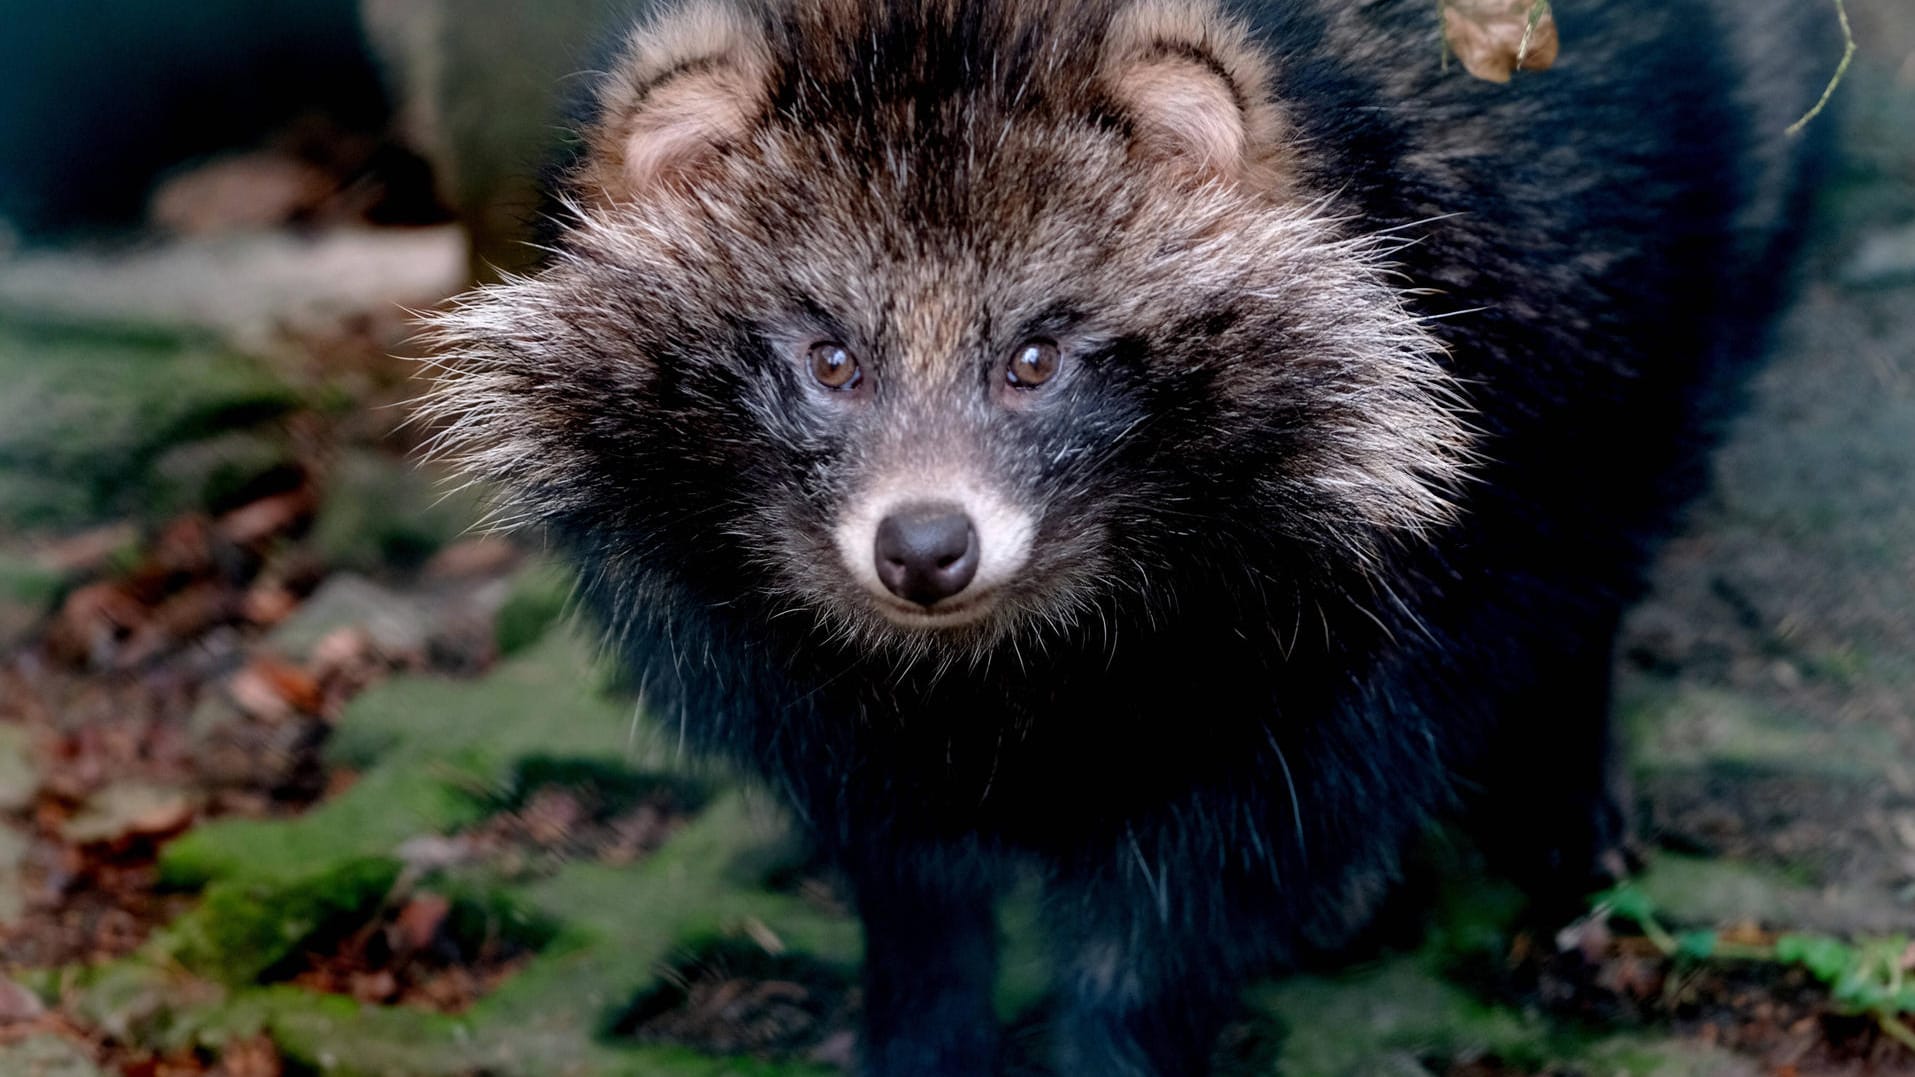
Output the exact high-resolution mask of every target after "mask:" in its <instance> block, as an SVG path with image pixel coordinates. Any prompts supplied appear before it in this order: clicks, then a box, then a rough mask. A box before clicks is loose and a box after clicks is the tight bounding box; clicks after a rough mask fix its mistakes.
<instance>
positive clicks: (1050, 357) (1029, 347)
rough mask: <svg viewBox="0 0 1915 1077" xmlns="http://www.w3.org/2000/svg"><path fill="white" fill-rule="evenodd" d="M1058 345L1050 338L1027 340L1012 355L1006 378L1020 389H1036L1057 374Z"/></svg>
mask: <svg viewBox="0 0 1915 1077" xmlns="http://www.w3.org/2000/svg"><path fill="white" fill-rule="evenodd" d="M1058 361H1059V360H1058V354H1057V345H1056V344H1054V343H1052V342H1051V341H1048V340H1031V341H1026V342H1025V343H1024V344H1023V345H1021V346H1019V348H1018V349H1017V354H1015V355H1013V356H1011V366H1010V369H1009V370H1007V371H1006V372H1005V380H1006V381H1009V382H1010V383H1011V384H1012V385H1013V386H1015V387H1017V388H1019V389H1035V388H1037V387H1038V386H1040V385H1042V384H1044V383H1045V382H1047V381H1049V380H1051V379H1052V378H1053V377H1055V376H1056V375H1057V366H1058Z"/></svg>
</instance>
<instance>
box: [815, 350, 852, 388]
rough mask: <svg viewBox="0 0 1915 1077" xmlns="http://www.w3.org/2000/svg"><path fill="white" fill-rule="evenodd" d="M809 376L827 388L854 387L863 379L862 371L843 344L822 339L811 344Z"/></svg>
mask: <svg viewBox="0 0 1915 1077" xmlns="http://www.w3.org/2000/svg"><path fill="white" fill-rule="evenodd" d="M811 376H812V377H814V378H817V379H818V384H819V385H822V386H824V387H825V388H827V389H838V390H840V391H844V390H850V389H855V388H857V386H858V383H859V382H861V381H863V380H864V371H863V370H861V369H859V367H858V361H857V360H856V359H854V358H852V356H851V353H850V352H849V351H847V350H845V346H844V345H842V344H839V343H838V342H837V341H833V340H824V341H819V342H818V343H816V344H813V345H812V346H811Z"/></svg>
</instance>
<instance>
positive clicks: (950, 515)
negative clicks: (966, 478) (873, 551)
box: [877, 505, 978, 606]
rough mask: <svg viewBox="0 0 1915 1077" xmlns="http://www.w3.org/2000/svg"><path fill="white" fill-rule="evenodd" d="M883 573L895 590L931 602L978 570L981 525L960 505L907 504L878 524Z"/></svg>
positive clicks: (923, 602)
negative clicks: (966, 513)
mask: <svg viewBox="0 0 1915 1077" xmlns="http://www.w3.org/2000/svg"><path fill="white" fill-rule="evenodd" d="M877 547H878V549H877V561H878V578H879V579H880V580H883V581H884V586H885V587H886V588H888V589H889V590H890V591H891V593H892V594H894V595H897V596H898V597H899V598H902V599H904V600H906V601H908V602H915V603H917V604H918V605H920V606H929V605H931V604H932V603H934V602H936V601H938V600H939V599H943V598H950V597H951V596H952V595H955V594H957V593H958V592H959V591H962V590H964V588H966V587H967V586H969V585H970V583H971V578H972V577H974V576H976V575H977V559H978V549H977V528H975V527H972V526H971V518H970V517H969V516H966V515H964V513H963V512H962V511H961V510H959V509H958V508H957V507H956V506H954V505H907V506H905V507H904V508H902V509H899V510H898V511H897V512H894V513H892V514H891V515H889V516H886V517H885V518H884V522H882V523H880V524H879V525H878V542H877Z"/></svg>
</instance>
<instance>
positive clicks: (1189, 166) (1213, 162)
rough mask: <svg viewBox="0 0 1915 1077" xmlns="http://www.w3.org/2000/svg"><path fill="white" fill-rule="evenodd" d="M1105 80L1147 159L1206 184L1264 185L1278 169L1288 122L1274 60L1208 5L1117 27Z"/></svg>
mask: <svg viewBox="0 0 1915 1077" xmlns="http://www.w3.org/2000/svg"><path fill="white" fill-rule="evenodd" d="M1100 75H1101V78H1102V80H1103V84H1104V89H1105V92H1106V93H1108V94H1109V95H1110V97H1111V99H1112V100H1113V101H1115V102H1116V104H1117V105H1118V107H1119V108H1120V109H1122V110H1123V113H1124V114H1125V116H1126V117H1127V118H1128V119H1129V120H1130V122H1131V125H1132V127H1133V128H1134V130H1135V131H1136V136H1137V149H1138V151H1139V153H1140V154H1141V155H1142V156H1144V157H1147V158H1149V159H1152V160H1153V161H1155V162H1158V163H1160V164H1162V165H1164V166H1167V167H1169V168H1171V169H1173V170H1176V171H1180V172H1187V173H1190V174H1192V175H1194V176H1197V177H1200V178H1206V179H1208V178H1217V179H1225V180H1240V181H1259V180H1263V181H1267V180H1269V179H1271V178H1272V173H1273V171H1276V170H1277V165H1278V164H1279V159H1280V158H1281V156H1282V138H1281V136H1282V131H1283V121H1282V117H1281V116H1280V115H1279V113H1278V110H1277V107H1276V105H1275V103H1274V102H1272V101H1271V99H1270V89H1269V69H1268V66H1267V61H1266V60H1265V58H1264V55H1263V53H1262V51H1261V50H1259V49H1258V48H1257V47H1256V45H1255V44H1254V43H1253V42H1252V41H1250V40H1249V36H1248V33H1247V32H1246V31H1245V30H1244V28H1243V27H1242V26H1241V25H1240V24H1238V23H1237V22H1235V21H1234V20H1232V19H1230V18H1229V17H1227V16H1225V15H1224V14H1222V13H1221V12H1219V11H1218V10H1216V9H1215V8H1214V7H1212V6H1210V5H1209V4H1206V3H1177V2H1174V0H1145V2H1143V3H1139V4H1137V5H1135V6H1133V7H1131V8H1130V9H1129V10H1127V11H1126V12H1124V13H1123V15H1122V16H1120V17H1119V19H1118V21H1117V24H1116V25H1115V26H1113V27H1112V29H1111V34H1110V37H1109V38H1108V39H1107V41H1106V43H1105V46H1104V55H1103V62H1102V67H1101V72H1100Z"/></svg>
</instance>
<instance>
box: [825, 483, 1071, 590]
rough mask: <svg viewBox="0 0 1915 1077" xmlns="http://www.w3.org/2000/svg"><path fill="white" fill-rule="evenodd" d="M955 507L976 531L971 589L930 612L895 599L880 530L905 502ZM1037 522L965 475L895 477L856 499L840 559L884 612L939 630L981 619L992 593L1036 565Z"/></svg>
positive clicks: (844, 525) (843, 527)
mask: <svg viewBox="0 0 1915 1077" xmlns="http://www.w3.org/2000/svg"><path fill="white" fill-rule="evenodd" d="M929 501H934V502H945V503H948V504H952V505H956V506H958V507H959V508H961V509H963V510H964V513H965V514H966V515H968V516H969V517H970V518H971V526H972V527H973V528H974V529H975V530H976V532H977V541H978V567H977V575H976V577H974V578H973V579H972V580H971V583H970V586H968V587H966V588H965V589H964V590H962V591H960V592H958V593H957V594H955V595H952V596H951V597H950V598H947V599H945V600H944V601H942V602H939V603H938V604H937V605H935V606H933V607H931V608H930V609H928V610H926V609H923V608H921V607H919V606H916V605H913V604H911V603H908V602H906V601H905V600H903V599H901V598H899V597H898V596H896V595H894V594H892V593H891V592H890V590H889V589H887V588H886V587H885V586H884V581H883V580H881V579H879V578H878V565H877V542H878V525H879V524H880V523H882V522H883V521H884V518H885V517H887V516H889V515H891V514H892V513H894V512H896V511H898V510H899V509H902V508H904V507H905V506H907V505H912V504H919V503H923V502H929ZM1036 533H1037V521H1036V520H1034V519H1033V518H1032V517H1031V515H1030V513H1028V512H1025V511H1024V510H1022V509H1020V508H1018V507H1017V506H1015V505H1012V504H1011V503H1009V502H1008V501H1006V500H1005V499H1004V498H1003V497H1002V496H1000V495H998V494H996V493H994V492H993V491H992V490H991V489H990V487H989V486H987V485H986V484H984V483H981V482H978V481H977V480H975V479H974V478H972V477H970V476H968V475H964V474H961V473H950V472H912V473H909V474H899V475H893V476H889V477H887V478H885V479H883V480H881V481H880V482H878V483H876V484H874V485H873V486H871V487H869V488H867V489H866V490H864V491H863V492H862V493H861V494H859V495H858V496H856V497H854V498H853V499H852V502H851V504H850V506H849V508H848V509H847V511H846V512H845V514H844V516H843V518H842V519H841V520H840V521H839V523H838V528H837V532H836V539H837V545H838V554H839V556H840V557H842V558H843V559H844V566H845V569H846V570H847V571H848V572H850V573H851V575H852V578H854V579H856V580H857V581H858V583H859V585H860V586H862V587H863V588H864V589H865V591H866V592H867V593H868V594H870V595H871V597H872V599H873V600H874V603H875V605H877V607H878V608H879V609H880V610H881V611H883V613H884V615H885V616H886V617H888V618H890V619H891V620H892V621H895V622H897V623H898V624H901V625H905V626H907V627H918V628H934V627H943V626H949V625H957V624H963V623H966V622H968V621H972V620H976V619H977V618H978V617H980V616H982V615H983V614H984V613H985V612H986V611H987V610H988V609H989V608H990V606H991V602H992V596H993V594H994V592H996V591H997V589H998V588H999V587H1001V586H1002V585H1003V584H1004V583H1006V582H1007V581H1009V580H1011V579H1012V578H1013V577H1015V576H1016V575H1017V574H1018V572H1019V571H1020V570H1022V569H1023V567H1024V564H1025V562H1026V561H1028V560H1030V554H1031V540H1032V538H1033V537H1034V536H1035V535H1036Z"/></svg>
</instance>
